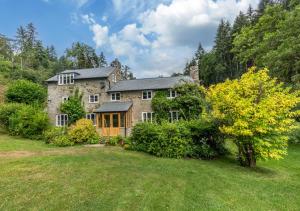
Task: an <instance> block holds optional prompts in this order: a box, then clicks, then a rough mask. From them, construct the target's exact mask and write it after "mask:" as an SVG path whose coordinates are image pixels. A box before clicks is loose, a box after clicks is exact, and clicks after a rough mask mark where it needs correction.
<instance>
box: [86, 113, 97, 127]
mask: <svg viewBox="0 0 300 211" xmlns="http://www.w3.org/2000/svg"><path fill="white" fill-rule="evenodd" d="M85 118H86V119H90V120H92V121H93V125H94V126H95V125H96V114H95V113H90V114H86V115H85Z"/></svg>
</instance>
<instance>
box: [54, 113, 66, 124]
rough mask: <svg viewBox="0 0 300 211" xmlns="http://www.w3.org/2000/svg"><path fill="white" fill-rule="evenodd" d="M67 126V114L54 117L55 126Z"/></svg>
mask: <svg viewBox="0 0 300 211" xmlns="http://www.w3.org/2000/svg"><path fill="white" fill-rule="evenodd" d="M67 125H68V115H67V114H57V115H56V126H58V127H63V126H67Z"/></svg>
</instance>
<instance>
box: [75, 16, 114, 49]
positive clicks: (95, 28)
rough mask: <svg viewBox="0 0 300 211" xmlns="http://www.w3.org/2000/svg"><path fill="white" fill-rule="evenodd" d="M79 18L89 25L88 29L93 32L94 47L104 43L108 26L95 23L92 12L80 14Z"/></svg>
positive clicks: (106, 39) (106, 38)
mask: <svg viewBox="0 0 300 211" xmlns="http://www.w3.org/2000/svg"><path fill="white" fill-rule="evenodd" d="M81 19H82V22H83V23H85V24H88V25H89V28H90V30H91V31H92V32H93V41H94V42H95V43H96V47H97V48H99V47H101V46H103V45H105V44H106V43H107V41H108V33H109V29H108V27H107V26H101V25H100V24H98V23H96V21H95V19H94V14H93V13H90V14H85V15H81Z"/></svg>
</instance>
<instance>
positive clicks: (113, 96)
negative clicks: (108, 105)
mask: <svg viewBox="0 0 300 211" xmlns="http://www.w3.org/2000/svg"><path fill="white" fill-rule="evenodd" d="M119 100H121V94H120V92H115V93H111V101H119Z"/></svg>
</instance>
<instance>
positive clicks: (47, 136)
mask: <svg viewBox="0 0 300 211" xmlns="http://www.w3.org/2000/svg"><path fill="white" fill-rule="evenodd" d="M62 135H66V129H65V127H51V128H49V129H47V130H46V131H45V132H44V133H43V140H44V141H45V143H46V144H50V143H53V142H54V140H55V139H56V138H57V137H59V136H62Z"/></svg>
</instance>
